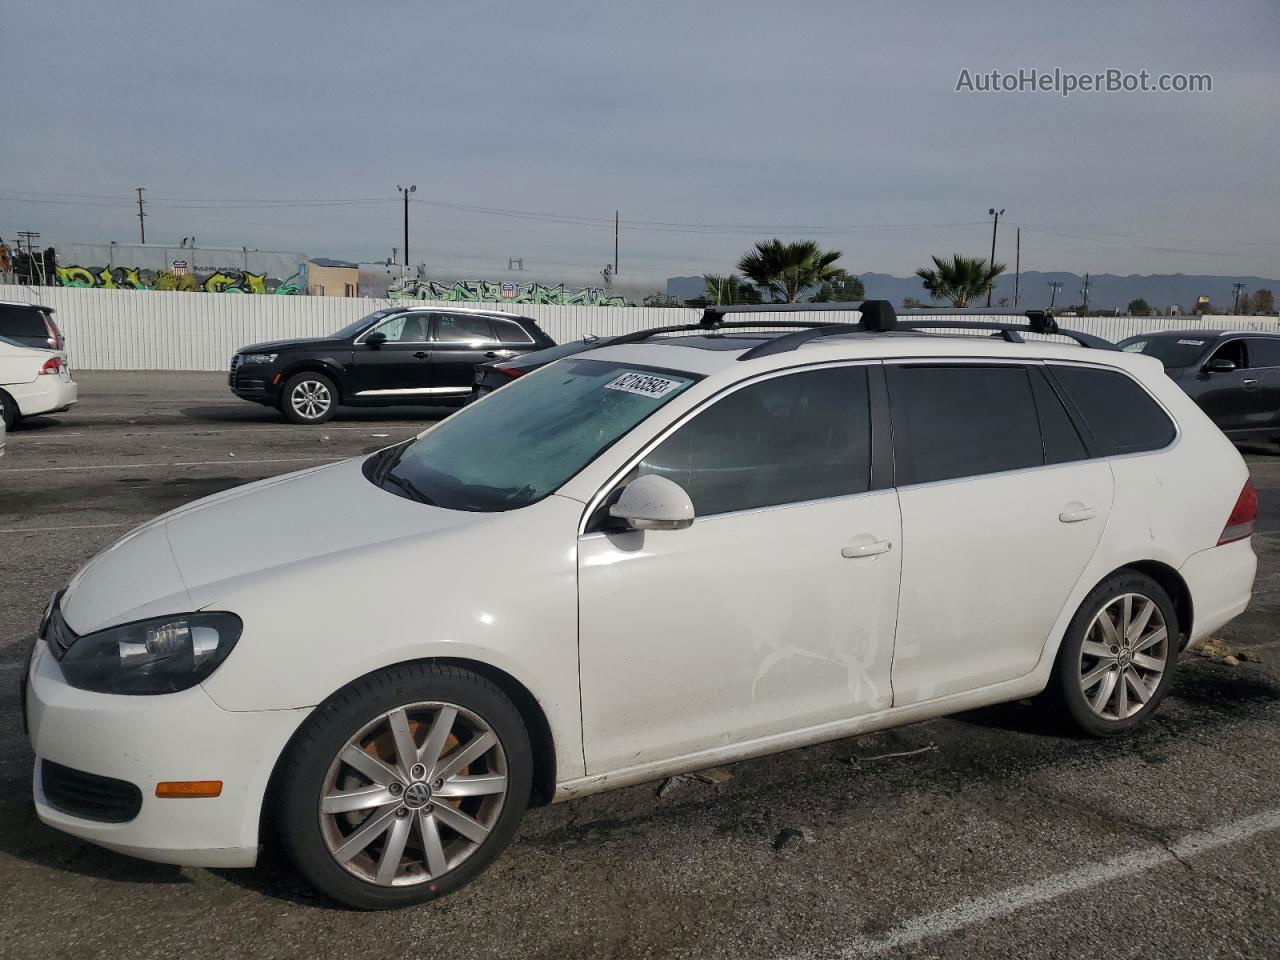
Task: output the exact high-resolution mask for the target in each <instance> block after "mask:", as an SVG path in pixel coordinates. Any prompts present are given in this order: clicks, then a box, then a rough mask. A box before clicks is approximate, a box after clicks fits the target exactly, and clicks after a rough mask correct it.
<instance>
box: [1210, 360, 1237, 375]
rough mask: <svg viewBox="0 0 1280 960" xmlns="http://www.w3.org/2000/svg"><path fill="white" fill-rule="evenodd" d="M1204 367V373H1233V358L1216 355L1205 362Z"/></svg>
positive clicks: (1234, 367)
mask: <svg viewBox="0 0 1280 960" xmlns="http://www.w3.org/2000/svg"><path fill="white" fill-rule="evenodd" d="M1204 369H1205V373H1234V372H1235V369H1236V364H1235V361H1234V360H1228V359H1227V358H1226V357H1217V358H1215V359H1213V360H1210V361H1209V362H1208V363H1206V364H1205V365H1204Z"/></svg>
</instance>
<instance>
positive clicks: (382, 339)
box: [364, 333, 387, 350]
mask: <svg viewBox="0 0 1280 960" xmlns="http://www.w3.org/2000/svg"><path fill="white" fill-rule="evenodd" d="M386 342H387V335H386V334H385V333H371V334H369V335H368V336H367V337H365V338H364V344H365V346H366V347H370V348H371V349H373V350H377V349H378V348H379V347H380V346H382V345H383V344H384V343H386Z"/></svg>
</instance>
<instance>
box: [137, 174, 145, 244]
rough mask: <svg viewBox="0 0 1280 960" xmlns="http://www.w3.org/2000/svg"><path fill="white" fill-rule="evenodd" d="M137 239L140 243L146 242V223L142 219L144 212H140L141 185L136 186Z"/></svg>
mask: <svg viewBox="0 0 1280 960" xmlns="http://www.w3.org/2000/svg"><path fill="white" fill-rule="evenodd" d="M137 189H138V239H139V242H140V243H146V242H147V225H146V223H145V222H143V221H144V218H145V217H146V214H145V213H143V212H142V191H143V189H145V188H143V187H138V188H137Z"/></svg>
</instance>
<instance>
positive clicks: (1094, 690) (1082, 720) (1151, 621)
mask: <svg viewBox="0 0 1280 960" xmlns="http://www.w3.org/2000/svg"><path fill="white" fill-rule="evenodd" d="M1179 629H1180V628H1179V624H1178V614H1177V610H1176V608H1175V607H1174V605H1173V601H1172V600H1171V599H1170V598H1169V595H1168V594H1167V593H1166V592H1165V590H1164V588H1163V587H1161V586H1160V584H1158V583H1156V581H1154V580H1152V579H1151V578H1150V577H1148V576H1147V575H1146V574H1143V573H1139V572H1138V571H1136V570H1122V571H1120V572H1118V573H1115V574H1112V575H1111V576H1110V577H1108V578H1107V579H1106V580H1104V581H1103V582H1102V583H1100V584H1098V586H1096V587H1094V589H1093V590H1092V591H1091V592H1090V593H1089V595H1088V596H1087V597H1085V599H1084V602H1083V603H1082V604H1081V605H1080V609H1079V610H1078V611H1077V612H1076V615H1075V616H1074V617H1073V618H1072V620H1071V623H1070V625H1069V626H1068V627H1067V633H1066V636H1065V637H1064V638H1063V640H1062V646H1061V647H1060V648H1059V650H1058V657H1057V660H1056V661H1055V663H1054V668H1053V676H1052V678H1051V679H1050V681H1049V688H1048V690H1047V691H1046V693H1047V694H1049V696H1050V699H1051V700H1052V701H1053V702H1055V703H1056V705H1057V706H1058V707H1059V708H1060V709H1062V710H1063V711H1064V712H1065V714H1066V716H1067V717H1068V718H1069V719H1070V720H1071V721H1072V723H1073V724H1074V725H1075V726H1076V727H1078V728H1079V729H1080V730H1082V731H1083V732H1085V733H1087V734H1089V735H1091V736H1095V737H1111V736H1116V735H1117V734H1122V733H1128V732H1129V731H1130V730H1133V729H1134V728H1135V727H1138V726H1141V725H1142V724H1143V723H1145V722H1146V721H1147V720H1148V719H1149V718H1150V717H1151V715H1152V714H1153V713H1154V712H1155V710H1156V708H1157V707H1158V706H1159V705H1160V701H1161V700H1163V699H1164V697H1165V694H1167V693H1168V691H1169V686H1170V684H1171V683H1172V682H1173V670H1174V667H1175V666H1176V664H1177V658H1178V638H1179Z"/></svg>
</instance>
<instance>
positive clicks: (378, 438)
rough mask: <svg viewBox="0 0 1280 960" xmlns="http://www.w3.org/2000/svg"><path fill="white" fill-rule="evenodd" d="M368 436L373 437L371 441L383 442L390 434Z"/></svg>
mask: <svg viewBox="0 0 1280 960" xmlns="http://www.w3.org/2000/svg"><path fill="white" fill-rule="evenodd" d="M369 436H371V437H373V439H375V440H385V439H387V437H389V436H391V434H389V433H371V434H369Z"/></svg>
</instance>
